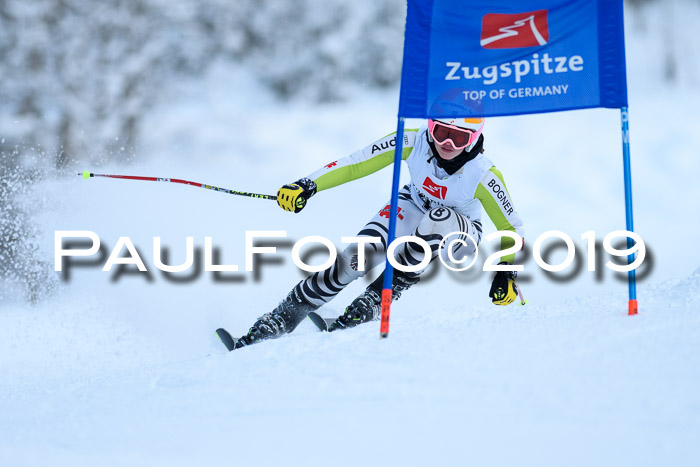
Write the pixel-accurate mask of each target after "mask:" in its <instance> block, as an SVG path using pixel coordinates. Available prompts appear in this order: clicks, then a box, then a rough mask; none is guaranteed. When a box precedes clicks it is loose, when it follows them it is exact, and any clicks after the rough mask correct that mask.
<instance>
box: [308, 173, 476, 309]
mask: <svg viewBox="0 0 700 467" xmlns="http://www.w3.org/2000/svg"><path fill="white" fill-rule="evenodd" d="M453 232H462V233H467V234H469V235H470V236H471V238H473V239H474V240H475V241H476V243H477V244H478V243H479V241H480V240H481V222H479V221H478V220H477V221H471V220H470V219H468V218H466V217H465V216H463V215H462V214H459V213H458V212H456V211H455V210H454V209H452V208H448V207H438V208H434V209H431V210H430V211H428V212H425V213H424V212H423V211H422V210H421V209H420V208H418V206H416V205H415V204H414V202H413V200H412V198H411V195H410V191H409V189H408V186H404V187H403V189H402V190H401V191H400V192H399V209H398V218H397V222H396V237H397V238H398V237H402V236H406V235H413V236H416V237H418V238H421V239H423V240H425V241H426V242H427V243H428V245H429V246H430V250H431V261H432V260H434V259H435V258H436V257H437V255H438V254H440V255H442V256H443V258H447V251H446V250H447V249H446V248H443V249H442V250H441V251H438V250H439V246H440V242H441V241H442V240H443V238H444V237H445V236H447V235H448V234H452V233H453ZM388 235H389V205H388V204H387V205H386V207H384V208H383V209H381V210H380V211H379V212H378V213H377V214H376V215H375V216H374V217H373V218H372V220H370V221H369V222H368V223H367V225H365V226H364V228H363V229H362V230H360V232H359V233H358V234H357V236H358V237H379V239H380V242H379V243H377V244H367V246H366V247H365V267H364V271H362V270H360V269H361V268H360V265H359V264H358V246H357V244H352V245H350V246H348V247H347V248H346V249H345V250H344V251H343V252H342V253H341V254H339V255H338V258H337V259H336V261H335V263H334V264H333V265H332V266H331V267H330V268H328V269H326V270H325V271H321V272H317V273H314V274H313V275H311V276H309V277H308V278H306V279H304V280H303V281H301V282H300V283H299V284H297V286H296V287H295V289H296V290H295V292H296V293H297V294H299V295H301V296H302V297H304V298H305V299H306V301H308V302H309V303H311V304H313V305H314V306H321V305H323V304H324V303H328V302H329V301H331V300H332V299H333V298H334V297H335V296H336V295H337V294H338V293H339V292H340V291H341V290H343V288H345V286H347V285H348V284H349V283H350V282H352V281H354V280H355V279H357V278H359V277H362V276H364V275H365V274H366V273H367V271H369V270H370V269H372V268H373V267H375V266H378V265H379V264H382V263H383V262H384V255H385V251H386V247H387V237H388ZM458 238H459V239H462V240H463V241H464V243H458V242H455V246H454V247H453V249H452V251H453V255H452V256H453V258H455V259H456V260H459V259H461V258H463V257H464V256H467V255H470V254H473V253H474V250H475V247H476V245H474V242H472V241H470V240H469V239H467V238H466V236H465V235H463V234H461V235H457V234H454V235H450V236H449V239H448V240H447V241H446V244H448V245H449V244H451V243H452V241H453V240H454V239H458ZM395 253H396V260H397V262H398V263H400V264H403V265H406V266H413V265H416V264H419V263H420V262H421V261H422V260H423V258H424V257H425V256H424V255H425V251H424V249H423V248H422V247H421V246H420V245H418V244H417V243H415V242H410V241H409V242H405V243H403V244H401V245H400V246H399V247H398V248H397V249H396V250H395ZM423 270H425V268H423V269H421V270H420V271H416V272H410V273H405V274H406V275H407V276H409V277H415V278H417V277H418V276H419V275H420V273H421V272H423Z"/></svg>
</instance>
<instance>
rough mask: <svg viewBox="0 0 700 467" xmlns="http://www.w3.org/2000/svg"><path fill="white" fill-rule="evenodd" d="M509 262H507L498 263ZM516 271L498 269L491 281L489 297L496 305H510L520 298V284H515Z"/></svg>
mask: <svg viewBox="0 0 700 467" xmlns="http://www.w3.org/2000/svg"><path fill="white" fill-rule="evenodd" d="M498 264H499V265H501V264H509V263H506V262H501V263H498ZM516 276H517V273H516V272H515V271H497V272H496V276H495V277H494V278H493V282H492V283H491V290H489V297H491V301H492V302H493V304H494V305H510V304H511V303H513V302H514V301H515V299H517V298H518V286H517V285H516V284H515V278H516Z"/></svg>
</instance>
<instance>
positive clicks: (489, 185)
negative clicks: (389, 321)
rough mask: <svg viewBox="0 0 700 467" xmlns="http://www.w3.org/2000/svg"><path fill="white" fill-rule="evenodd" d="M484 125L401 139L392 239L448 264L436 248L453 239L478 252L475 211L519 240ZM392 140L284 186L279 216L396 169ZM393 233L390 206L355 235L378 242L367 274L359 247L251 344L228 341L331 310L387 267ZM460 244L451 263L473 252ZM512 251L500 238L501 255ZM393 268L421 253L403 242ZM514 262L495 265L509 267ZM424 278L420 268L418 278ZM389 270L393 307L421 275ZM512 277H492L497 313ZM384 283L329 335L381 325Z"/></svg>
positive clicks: (462, 123) (275, 333) (437, 122)
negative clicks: (405, 174) (342, 295)
mask: <svg viewBox="0 0 700 467" xmlns="http://www.w3.org/2000/svg"><path fill="white" fill-rule="evenodd" d="M483 127H484V119H483V118H439V119H434V120H428V124H427V126H423V127H422V128H420V129H417V130H406V132H405V135H404V140H403V151H402V159H403V160H404V161H406V163H407V164H408V170H409V172H410V175H411V182H410V183H409V184H407V185H405V186H404V187H403V188H402V189H401V190H400V192H399V205H398V216H397V224H396V237H397V238H398V237H401V236H404V235H414V236H416V237H419V238H421V239H423V240H425V241H426V242H427V243H428V245H430V247H431V251H432V257H431V261H432V260H434V259H435V258H436V257H437V255H439V254H444V253H441V251H440V250H439V245H440V242H441V241H442V239H443V238H444V237H445V236H447V235H448V234H450V233H453V232H463V233H466V234H469V236H471V238H472V239H474V240H475V241H476V242H477V244H478V242H479V241H480V240H481V231H482V227H481V220H480V219H481V208H482V207H483V208H484V209H485V210H486V213H487V214H488V216H489V218H490V219H491V221H493V223H494V224H495V226H496V228H497V229H498V230H510V231H512V232H516V233H518V234H519V235H520V236H523V230H522V221H521V220H520V217H519V216H518V214H517V212H516V211H515V208H514V207H513V203H512V201H511V199H510V195H509V194H508V192H507V190H506V186H505V183H504V181H503V176H502V175H501V173H500V172H499V171H498V169H496V167H495V166H494V165H493V163H492V162H491V161H490V160H488V159H487V158H486V157H484V155H483V152H484V149H483V145H484V136H483V134H482V129H483ZM395 139H396V134H395V133H392V134H390V135H388V136H386V137H384V138H382V139H380V140H378V141H376V142H374V143H372V144H370V145H369V146H367V147H366V148H364V149H362V150H360V151H357V152H355V153H353V154H351V155H350V156H348V157H345V158H343V159H340V160H337V161H335V162H331V163H330V164H328V165H326V166H324V167H322V168H321V169H319V170H317V171H316V172H314V173H312V174H311V175H309V176H308V177H305V178H302V179H300V180H297V181H296V182H294V183H290V184H288V185H284V186H283V187H282V188H280V189H279V191H278V192H277V203H278V204H279V206H280V207H281V208H282V209H284V210H286V211H291V212H295V213H297V212H300V211H301V210H302V209H304V206H306V203H307V201H308V200H309V199H310V198H311V197H312V196H314V195H315V194H316V193H317V192H319V191H323V190H327V189H329V188H333V187H335V186H338V185H341V184H343V183H346V182H349V181H351V180H356V179H358V178H361V177H364V176H366V175H369V174H371V173H374V172H376V171H378V170H380V169H382V168H384V167H386V166H388V165H390V164H391V163H392V162H393V160H394V147H395V144H396V141H395ZM388 232H389V205H386V207H384V208H382V209H381V210H380V211H379V212H378V213H377V214H375V216H374V217H373V218H372V219H371V220H370V221H369V222H368V223H367V225H365V226H364V228H362V230H360V232H359V233H358V234H357V236H358V237H379V238H380V240H381V241H380V242H379V243H368V244H367V245H366V248H365V249H366V250H367V251H366V252H367V253H369V254H368V255H365V258H366V259H365V265H364V266H365V267H364V268H362V267H360V265H359V262H358V245H357V244H354V245H351V246H349V247H348V248H346V249H345V250H344V251H343V252H342V253H341V254H339V255H338V257H337V259H336V261H335V263H334V264H333V265H332V266H331V267H330V268H329V269H327V270H325V271H322V272H317V273H314V274H312V275H311V276H309V277H308V278H306V279H304V280H302V281H301V282H299V283H298V284H297V285H296V286H295V287H294V288H293V289H292V290H291V291H290V292H289V294H288V295H287V297H286V298H285V299H284V300H283V301H282V302H281V303H280V304H279V305H278V306H277V308H275V309H274V310H272V311H271V312H269V313H265V314H264V315H262V316H261V317H260V318H258V320H257V321H256V322H255V323H254V324H253V326H252V327H251V328H250V330H249V331H248V334H246V335H245V336H243V337H241V338H240V339H237V340H236V339H234V340H233V341H234V343H235V348H240V347H243V346H246V345H250V344H253V343H256V342H259V341H262V340H265V339H272V338H276V337H279V336H281V335H283V334H286V333H290V332H292V331H293V330H294V329H295V328H296V327H297V325H298V324H299V323H300V322H301V321H302V320H303V319H304V318H305V317H306V316H307V315H308V313H309V312H311V311H313V310H316V309H317V308H319V307H321V306H322V305H324V304H325V303H328V302H329V301H330V300H332V299H333V298H334V297H335V296H336V295H337V294H338V293H339V292H340V291H341V290H342V289H343V288H344V287H345V286H346V285H348V284H349V283H350V282H352V281H353V280H355V279H357V278H359V277H362V276H363V275H364V274H365V273H366V272H367V271H368V270H370V269H372V268H373V267H374V266H376V265H377V264H379V263H381V262H384V254H385V250H386V247H387V237H388ZM459 237H460V239H461V240H464V243H463V244H459V245H458V246H456V247H454V248H453V257H456V259H457V260H459V259H460V257H462V258H463V257H464V256H466V255H469V254H472V253H474V250H475V248H476V245H474V243H473V242H472V241H470V240H469V239H467V237H466V236H464V235H460V236H459ZM512 245H513V241H512V239H509V238H507V237H503V239H502V243H501V246H502V248H507V247H509V246H512ZM397 251H398V255H397V261H398V262H399V263H401V264H403V265H407V266H409V265H416V264H418V263H420V262H421V260H422V259H423V257H424V254H425V252H424V251H423V248H421V247H420V246H419V245H417V244H415V243H412V242H408V243H404V244H403V245H402V246H400V247H399V248H398V249H397ZM514 256H515V255H508V256H504V257H502V258H501V263H509V264H512V263H513V262H514ZM424 269H425V268H423V270H424ZM423 270H421V271H418V272H412V273H409V272H402V271H400V270H398V269H395V270H394V278H393V284H392V301H394V300H397V299H398V298H399V297H400V295H401V293H402V292H403V291H405V290H406V289H408V288H409V287H411V286H412V285H413V284H415V283H416V282H418V280H419V276H420V273H421V272H422V271H423ZM515 276H516V274H515V273H514V272H500V271H499V272H497V273H496V275H495V277H494V279H493V283H492V285H491V289H490V291H489V296H490V297H491V299H492V301H493V303H494V304H496V305H508V304H510V303H512V302H513V301H514V300H515V299H516V297H517V288H516V285H515V282H514V280H515ZM382 282H383V275H382V276H380V277H379V278H378V279H377V280H375V281H374V282H373V283H372V284H370V285H369V287H367V289H366V290H365V291H364V292H363V293H362V294H360V296H359V297H357V298H356V299H355V300H354V301H353V302H352V303H351V304H350V306H348V307H347V308H346V309H345V313H344V314H342V315H341V316H339V317H338V318H337V319H336V320H335V321H334V322H333V323H332V324H330V326H329V327H328V330H329V331H335V330H338V329H344V328H348V327H352V326H356V325H358V324H361V323H365V322H368V321H372V320H376V319H379V316H380V314H381V290H382Z"/></svg>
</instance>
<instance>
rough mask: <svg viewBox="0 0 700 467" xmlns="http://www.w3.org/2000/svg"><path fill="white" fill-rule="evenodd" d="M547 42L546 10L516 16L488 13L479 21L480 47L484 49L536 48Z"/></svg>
mask: <svg viewBox="0 0 700 467" xmlns="http://www.w3.org/2000/svg"><path fill="white" fill-rule="evenodd" d="M547 42H549V27H548V26H547V10H537V11H530V12H526V13H517V14H500V13H488V14H486V15H484V18H483V19H482V20H481V46H482V47H483V48H485V49H517V48H520V47H536V46H538V45H545V44H546V43H547Z"/></svg>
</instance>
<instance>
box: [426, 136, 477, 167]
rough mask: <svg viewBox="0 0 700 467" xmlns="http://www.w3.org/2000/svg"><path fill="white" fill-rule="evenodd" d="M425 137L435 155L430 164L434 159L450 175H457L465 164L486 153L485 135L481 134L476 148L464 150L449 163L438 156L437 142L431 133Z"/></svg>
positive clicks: (475, 144)
mask: <svg viewBox="0 0 700 467" xmlns="http://www.w3.org/2000/svg"><path fill="white" fill-rule="evenodd" d="M425 137H426V139H427V140H428V145H429V146H430V150H431V151H432V152H433V154H432V155H431V156H430V157H429V158H428V162H430V160H431V159H432V158H433V157H434V158H435V161H436V162H437V165H438V167H440V168H441V169H442V170H444V171H445V172H447V173H448V174H449V175H453V174H455V173H457V171H458V170H459V169H461V168H462V167H463V166H464V164H466V163H467V162H469V161H470V160H472V159H474V158H475V157H476V156H478V155H479V154H481V153H482V152H484V135H483V134H481V135H479V139H478V140H477V142H476V143H474V146H472V148H471V149H470V150H469V151H467V148H464V150H463V151H462V152H461V153H460V154H459V155H458V156H457V157H455V158H454V159H450V160H449V161H448V160H446V159H443V158H442V157H440V155H439V154H438V152H437V149H436V148H435V141H433V138H431V137H430V132H429V131H426V132H425Z"/></svg>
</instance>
